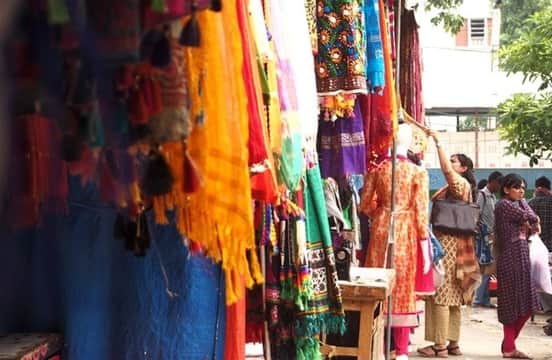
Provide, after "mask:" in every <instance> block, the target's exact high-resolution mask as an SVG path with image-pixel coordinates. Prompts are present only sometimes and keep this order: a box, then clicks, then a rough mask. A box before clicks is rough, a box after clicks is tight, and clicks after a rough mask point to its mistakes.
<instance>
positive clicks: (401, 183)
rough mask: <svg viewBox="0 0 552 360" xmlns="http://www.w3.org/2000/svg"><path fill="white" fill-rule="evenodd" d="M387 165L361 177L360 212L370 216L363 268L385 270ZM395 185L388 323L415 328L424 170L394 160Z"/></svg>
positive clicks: (388, 205)
mask: <svg viewBox="0 0 552 360" xmlns="http://www.w3.org/2000/svg"><path fill="white" fill-rule="evenodd" d="M391 166H392V161H391V160H390V159H389V160H385V161H383V162H382V163H381V164H380V165H379V166H378V167H376V168H374V169H372V170H371V171H370V172H369V173H368V174H367V175H366V178H365V182H364V188H363V192H362V199H361V203H360V209H361V210H362V211H363V212H364V213H365V214H367V215H368V216H370V218H371V220H372V222H371V226H370V242H369V244H368V253H367V259H366V263H365V266H367V267H386V265H387V264H386V262H389V261H390V259H387V245H388V236H389V222H390V216H391V212H390V209H391ZM395 171H396V184H395V189H396V192H395V221H394V223H395V227H394V229H393V231H394V238H395V250H394V257H393V259H392V261H393V263H394V268H395V270H396V276H397V277H396V280H395V284H396V285H395V287H394V288H393V294H392V301H393V307H392V309H393V313H392V324H393V326H398V327H412V326H417V325H418V320H417V317H416V315H417V310H416V302H415V300H416V294H415V283H416V281H415V280H416V276H417V275H416V262H417V257H418V243H419V242H420V241H422V240H428V239H429V236H428V233H427V228H428V212H427V209H428V198H427V194H428V187H429V180H428V175H427V172H426V170H425V169H423V168H421V167H418V166H416V165H414V164H412V163H411V162H409V161H408V160H406V159H400V160H398V161H397V166H396V170H395Z"/></svg>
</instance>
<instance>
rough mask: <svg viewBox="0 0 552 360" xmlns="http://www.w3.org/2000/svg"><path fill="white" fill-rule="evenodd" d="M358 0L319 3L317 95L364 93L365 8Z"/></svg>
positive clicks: (330, 0)
mask: <svg viewBox="0 0 552 360" xmlns="http://www.w3.org/2000/svg"><path fill="white" fill-rule="evenodd" d="M363 3H364V2H363V1H359V0H324V1H319V2H318V6H317V11H316V20H317V24H318V54H317V55H316V75H317V86H318V93H319V94H320V95H333V94H336V93H338V92H341V91H345V92H366V39H365V36H364V34H365V26H364V21H365V20H364V6H363Z"/></svg>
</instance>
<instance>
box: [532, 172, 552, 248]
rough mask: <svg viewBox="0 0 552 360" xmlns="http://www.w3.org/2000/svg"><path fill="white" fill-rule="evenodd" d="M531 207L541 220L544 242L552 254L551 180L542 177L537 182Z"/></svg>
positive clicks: (541, 235)
mask: <svg viewBox="0 0 552 360" xmlns="http://www.w3.org/2000/svg"><path fill="white" fill-rule="evenodd" d="M529 206H531V208H532V209H533V211H534V212H535V213H536V214H537V215H538V217H539V218H540V224H541V229H542V232H541V234H540V237H541V239H542V242H543V243H544V245H546V247H547V248H548V251H549V252H552V194H551V193H550V179H548V178H547V177H546V176H541V177H539V178H538V179H537V180H535V193H534V197H533V199H531V200H530V201H529Z"/></svg>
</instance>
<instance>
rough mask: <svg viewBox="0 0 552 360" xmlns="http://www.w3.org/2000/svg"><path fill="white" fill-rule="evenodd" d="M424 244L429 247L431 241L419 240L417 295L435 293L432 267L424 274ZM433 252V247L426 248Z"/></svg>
mask: <svg viewBox="0 0 552 360" xmlns="http://www.w3.org/2000/svg"><path fill="white" fill-rule="evenodd" d="M422 244H425V245H426V246H427V247H428V248H429V247H430V246H431V245H430V241H429V240H427V241H425V242H423V241H418V258H417V260H416V285H415V290H416V294H417V295H433V294H435V285H434V282H433V271H432V268H431V267H430V269H429V271H428V272H427V273H426V274H424V257H423V249H422ZM426 251H427V252H428V253H429V254H431V249H426Z"/></svg>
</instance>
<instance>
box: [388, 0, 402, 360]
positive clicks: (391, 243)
mask: <svg viewBox="0 0 552 360" xmlns="http://www.w3.org/2000/svg"><path fill="white" fill-rule="evenodd" d="M395 11H396V14H395V29H396V33H395V40H396V47H395V49H396V54H397V56H396V59H395V88H396V93H397V96H396V99H397V109H398V111H397V117H398V118H397V123H398V122H399V120H400V119H402V117H403V114H402V109H401V106H400V104H401V92H400V90H401V87H400V79H401V78H400V69H401V57H400V52H401V18H402V0H396V3H395ZM391 157H392V160H391V161H392V162H391V216H390V220H389V232H388V242H387V254H388V255H387V268H388V269H393V268H394V267H395V263H394V256H395V193H396V176H397V174H396V172H397V171H396V169H397V144H396V141H395V138H393V147H392V150H391ZM392 312H393V304H392V295H391V293H390V294H389V296H388V297H387V331H386V335H387V336H386V339H387V341H386V345H385V347H386V351H385V358H386V359H387V360H389V359H391V327H392V325H393V324H392V319H391V314H392Z"/></svg>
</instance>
